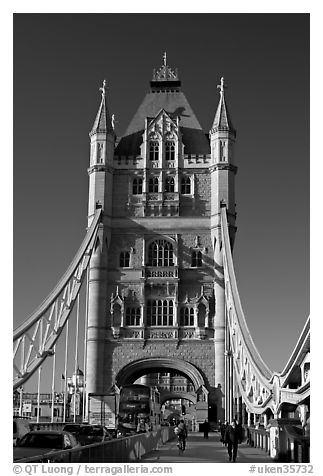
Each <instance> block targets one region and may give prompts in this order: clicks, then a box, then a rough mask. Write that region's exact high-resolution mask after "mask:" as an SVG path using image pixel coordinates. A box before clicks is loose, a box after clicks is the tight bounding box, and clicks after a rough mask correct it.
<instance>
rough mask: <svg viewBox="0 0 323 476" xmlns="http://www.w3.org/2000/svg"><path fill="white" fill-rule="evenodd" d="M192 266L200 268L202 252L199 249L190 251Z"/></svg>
mask: <svg viewBox="0 0 323 476" xmlns="http://www.w3.org/2000/svg"><path fill="white" fill-rule="evenodd" d="M191 266H192V268H200V267H201V266H202V253H201V251H199V250H193V251H192V262H191Z"/></svg>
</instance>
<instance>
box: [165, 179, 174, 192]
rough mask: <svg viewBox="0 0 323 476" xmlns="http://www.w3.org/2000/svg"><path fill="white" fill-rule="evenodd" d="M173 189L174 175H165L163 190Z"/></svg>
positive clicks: (172, 190)
mask: <svg viewBox="0 0 323 476" xmlns="http://www.w3.org/2000/svg"><path fill="white" fill-rule="evenodd" d="M174 191H175V180H174V177H166V179H165V192H174Z"/></svg>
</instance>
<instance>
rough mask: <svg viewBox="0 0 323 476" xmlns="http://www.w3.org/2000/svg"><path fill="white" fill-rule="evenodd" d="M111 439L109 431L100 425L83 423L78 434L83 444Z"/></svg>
mask: <svg viewBox="0 0 323 476" xmlns="http://www.w3.org/2000/svg"><path fill="white" fill-rule="evenodd" d="M111 439H112V435H111V433H110V432H109V430H108V429H107V428H106V427H105V426H102V425H84V426H83V427H82V428H81V431H80V433H79V434H78V440H79V442H80V443H81V445H83V446H84V445H91V444H92V443H101V442H103V441H105V440H111Z"/></svg>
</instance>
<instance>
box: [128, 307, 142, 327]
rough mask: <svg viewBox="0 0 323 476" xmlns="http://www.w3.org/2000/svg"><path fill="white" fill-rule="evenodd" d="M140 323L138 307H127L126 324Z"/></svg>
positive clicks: (137, 324)
mask: <svg viewBox="0 0 323 476" xmlns="http://www.w3.org/2000/svg"><path fill="white" fill-rule="evenodd" d="M139 325H140V307H127V309H126V326H139Z"/></svg>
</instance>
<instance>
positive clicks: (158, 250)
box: [148, 240, 174, 266]
mask: <svg viewBox="0 0 323 476" xmlns="http://www.w3.org/2000/svg"><path fill="white" fill-rule="evenodd" d="M148 266H174V256H173V245H172V244H171V243H169V242H168V241H166V240H156V241H153V242H152V243H150V245H149V248H148Z"/></svg>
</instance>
